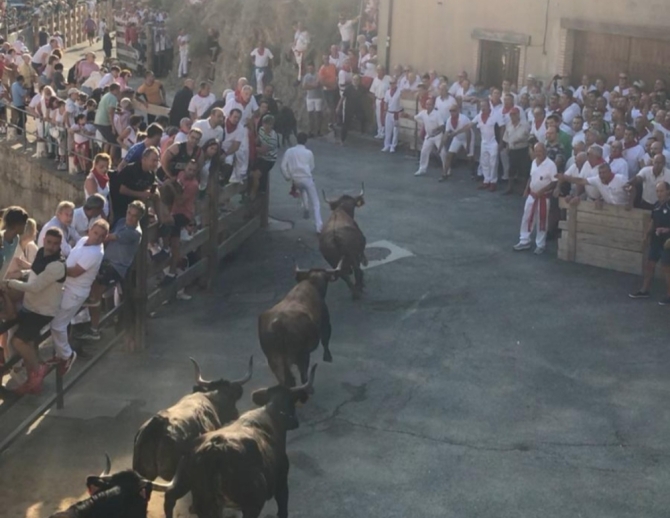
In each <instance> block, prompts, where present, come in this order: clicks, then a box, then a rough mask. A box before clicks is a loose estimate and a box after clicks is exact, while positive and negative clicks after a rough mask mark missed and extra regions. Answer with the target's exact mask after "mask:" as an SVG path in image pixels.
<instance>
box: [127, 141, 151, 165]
mask: <svg viewBox="0 0 670 518" xmlns="http://www.w3.org/2000/svg"><path fill="white" fill-rule="evenodd" d="M146 148H147V146H146V145H145V144H144V141H142V142H138V143H137V144H133V145H132V146H130V148H129V149H128V153H126V158H124V160H125V161H126V162H127V163H129V164H132V163H134V162H138V161H139V160H142V153H144V150H145V149H146Z"/></svg>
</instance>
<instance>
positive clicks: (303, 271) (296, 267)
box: [293, 264, 309, 274]
mask: <svg viewBox="0 0 670 518" xmlns="http://www.w3.org/2000/svg"><path fill="white" fill-rule="evenodd" d="M293 269H294V273H296V274H297V273H306V272H308V271H309V270H303V269H302V268H299V267H298V265H297V264H293Z"/></svg>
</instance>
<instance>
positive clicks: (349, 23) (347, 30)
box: [337, 14, 359, 52]
mask: <svg viewBox="0 0 670 518" xmlns="http://www.w3.org/2000/svg"><path fill="white" fill-rule="evenodd" d="M358 18H359V17H358V16H357V17H356V18H352V19H351V20H347V17H346V16H345V15H344V14H340V21H339V22H338V23H337V28H338V30H339V31H340V39H341V43H340V46H341V48H342V52H347V51H348V50H349V49H350V48H351V45H352V44H353V42H354V36H355V34H356V27H355V24H356V22H357V21H358Z"/></svg>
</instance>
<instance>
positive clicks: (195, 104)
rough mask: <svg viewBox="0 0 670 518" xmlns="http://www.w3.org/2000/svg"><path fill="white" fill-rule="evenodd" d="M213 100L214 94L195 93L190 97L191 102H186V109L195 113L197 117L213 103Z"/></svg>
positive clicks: (214, 99)
mask: <svg viewBox="0 0 670 518" xmlns="http://www.w3.org/2000/svg"><path fill="white" fill-rule="evenodd" d="M214 101H216V97H215V96H214V94H209V95H208V96H207V97H202V96H201V95H200V94H195V95H194V96H193V97H191V102H189V103H188V111H189V113H195V118H196V119H199V118H200V117H202V114H203V113H205V112H206V111H207V108H209V107H210V106H211V105H212V104H214Z"/></svg>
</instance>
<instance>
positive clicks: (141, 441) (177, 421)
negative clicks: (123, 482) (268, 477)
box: [133, 356, 253, 480]
mask: <svg viewBox="0 0 670 518" xmlns="http://www.w3.org/2000/svg"><path fill="white" fill-rule="evenodd" d="M190 360H191V361H192V362H193V365H194V366H195V382H196V384H195V386H194V387H193V394H189V395H188V396H185V397H183V398H182V399H181V400H179V402H177V404H175V405H173V406H172V407H170V408H168V409H167V410H161V411H160V412H158V413H157V414H156V415H155V416H154V417H152V418H151V419H149V420H148V421H147V422H146V423H144V424H143V425H142V426H141V428H140V429H139V431H138V432H137V435H136V436H135V446H134V451H133V469H134V470H135V471H137V472H138V473H139V474H140V475H142V476H143V477H146V478H148V479H149V480H155V479H156V477H161V478H162V479H164V480H172V478H173V477H174V474H175V472H176V470H177V465H178V463H179V459H180V458H181V456H182V454H183V452H184V451H185V449H186V448H187V447H188V445H189V443H190V442H191V441H193V440H194V439H195V438H196V437H199V436H200V435H202V434H203V433H206V432H211V431H213V430H217V429H219V428H221V426H223V425H225V424H227V423H229V422H231V421H234V420H235V419H237V418H238V417H239V412H238V411H237V408H236V406H235V404H236V403H237V401H239V399H240V398H241V397H242V386H243V385H244V384H245V383H247V382H248V381H249V380H250V379H251V375H252V371H253V356H252V357H251V358H250V359H249V370H248V372H247V374H246V375H245V376H244V377H243V378H242V379H240V380H237V381H226V380H223V379H221V380H217V381H206V380H204V379H203V378H202V376H201V374H200V366H199V365H198V362H196V361H195V360H194V359H193V358H191V359H190Z"/></svg>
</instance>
